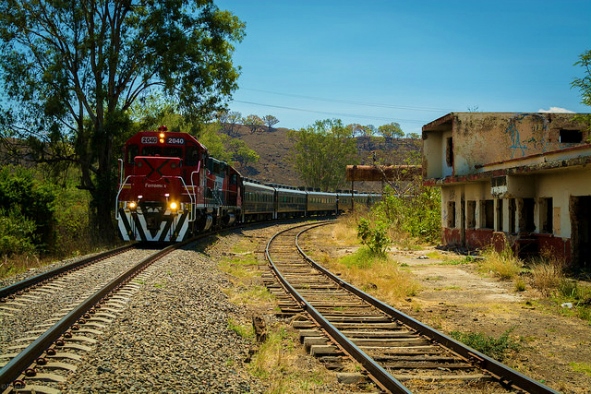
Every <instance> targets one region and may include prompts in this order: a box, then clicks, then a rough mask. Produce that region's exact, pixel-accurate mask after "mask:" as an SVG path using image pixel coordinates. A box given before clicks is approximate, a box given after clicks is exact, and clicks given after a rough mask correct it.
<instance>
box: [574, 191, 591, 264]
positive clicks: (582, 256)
mask: <svg viewBox="0 0 591 394" xmlns="http://www.w3.org/2000/svg"><path fill="white" fill-rule="evenodd" d="M570 220H571V242H572V252H573V255H572V261H573V264H574V268H578V269H581V270H585V271H589V270H591V196H573V197H571V198H570Z"/></svg>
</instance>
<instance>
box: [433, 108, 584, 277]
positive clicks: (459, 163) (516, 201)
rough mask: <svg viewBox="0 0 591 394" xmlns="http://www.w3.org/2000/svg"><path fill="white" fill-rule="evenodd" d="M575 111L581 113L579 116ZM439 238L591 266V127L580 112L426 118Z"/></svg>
mask: <svg viewBox="0 0 591 394" xmlns="http://www.w3.org/2000/svg"><path fill="white" fill-rule="evenodd" d="M577 119H578V120H577ZM422 130H423V181H424V184H425V185H429V186H438V187H441V192H442V193H441V223H442V241H443V244H444V245H447V246H458V247H464V248H468V249H475V248H483V247H486V246H487V245H492V246H494V247H495V248H497V249H501V248H503V247H504V246H505V245H509V246H510V247H511V248H512V249H513V250H514V251H515V252H516V253H517V254H518V255H519V256H520V257H530V256H537V255H540V254H541V253H544V252H547V253H551V254H552V255H553V256H555V257H557V258H559V259H561V260H564V261H565V262H566V263H569V264H571V265H572V266H573V268H581V269H589V268H590V267H591V165H590V164H591V144H590V143H589V142H590V140H591V131H590V129H589V123H588V122H587V123H585V122H584V121H582V120H580V118H577V117H575V114H572V113H571V114H565V113H479V112H457V113H449V114H447V115H445V116H443V117H441V118H439V119H437V120H434V121H433V122H431V123H428V124H426V125H424V126H423V129H422Z"/></svg>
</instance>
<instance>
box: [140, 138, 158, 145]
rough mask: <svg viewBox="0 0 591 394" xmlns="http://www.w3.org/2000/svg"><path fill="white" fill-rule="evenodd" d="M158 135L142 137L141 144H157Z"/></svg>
mask: <svg viewBox="0 0 591 394" xmlns="http://www.w3.org/2000/svg"><path fill="white" fill-rule="evenodd" d="M157 143H158V137H142V144H157Z"/></svg>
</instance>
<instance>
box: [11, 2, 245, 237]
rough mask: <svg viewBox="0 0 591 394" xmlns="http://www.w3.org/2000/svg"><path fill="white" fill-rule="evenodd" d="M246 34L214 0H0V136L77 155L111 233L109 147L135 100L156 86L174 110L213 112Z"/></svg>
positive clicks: (46, 151) (230, 85)
mask: <svg viewBox="0 0 591 394" xmlns="http://www.w3.org/2000/svg"><path fill="white" fill-rule="evenodd" d="M243 35H244V24H243V23H242V22H241V21H240V20H239V19H238V18H237V17H235V16H234V15H232V14H231V13H230V12H227V11H221V10H219V9H218V8H217V7H216V6H215V5H214V4H213V1H212V0H203V1H198V2H194V1H189V0H164V1H157V2H143V1H137V0H132V1H125V2H124V1H117V0H107V1H98V0H89V1H82V2H63V1H56V0H24V1H23V0H18V1H17V0H6V1H3V2H0V51H1V52H2V55H3V56H2V57H1V58H0V73H1V76H2V83H3V91H4V92H5V93H6V94H5V100H3V101H2V102H1V103H0V105H2V108H1V109H0V122H2V124H0V127H1V129H0V132H1V136H2V137H4V138H5V137H8V136H10V137H18V138H20V139H21V140H23V141H24V140H26V141H29V142H30V144H29V146H30V147H31V154H32V155H34V158H35V159H36V160H37V161H41V162H52V163H56V162H60V161H69V162H74V163H76V164H77V165H78V166H79V168H80V170H81V181H80V187H82V188H84V189H87V190H89V191H90V192H91V193H92V197H93V204H92V208H93V210H92V211H91V212H92V213H93V214H94V215H93V217H94V218H95V219H96V224H97V225H98V226H99V228H98V230H100V234H112V232H113V227H112V222H111V215H110V213H111V211H112V203H111V202H112V199H113V198H112V197H113V193H114V190H113V185H114V184H115V183H116V182H115V179H114V178H115V174H114V171H113V170H114V168H115V165H116V162H115V161H114V160H113V149H115V148H116V147H117V145H118V144H120V143H121V142H122V141H123V139H124V136H125V133H126V132H127V131H128V130H129V129H130V127H131V120H130V113H129V110H130V108H131V106H132V104H133V103H134V102H135V101H136V100H138V98H141V97H148V96H150V95H152V94H154V93H160V94H161V95H163V96H165V97H169V98H170V101H171V102H174V103H175V111H174V112H176V113H182V114H183V115H184V116H186V117H187V118H189V119H208V118H210V116H211V113H212V112H213V111H215V110H217V109H220V108H222V107H224V106H225V102H226V100H227V98H228V97H229V96H230V94H231V92H232V91H234V90H235V89H236V88H237V83H236V81H237V78H238V75H239V69H237V68H235V67H234V66H233V64H232V62H231V55H232V53H233V50H234V47H233V45H232V44H233V42H239V41H241V40H242V37H243ZM204 59H206V60H205V61H204ZM57 144H62V145H64V146H65V144H72V146H74V151H75V155H71V154H70V155H64V154H61V152H60V151H59V150H56V149H55V146H57Z"/></svg>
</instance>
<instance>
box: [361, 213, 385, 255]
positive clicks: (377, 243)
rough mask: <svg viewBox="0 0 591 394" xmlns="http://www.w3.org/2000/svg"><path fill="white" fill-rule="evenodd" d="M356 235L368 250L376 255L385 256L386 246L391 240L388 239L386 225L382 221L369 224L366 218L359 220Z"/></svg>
mask: <svg viewBox="0 0 591 394" xmlns="http://www.w3.org/2000/svg"><path fill="white" fill-rule="evenodd" d="M357 235H358V237H359V238H360V239H361V243H362V244H363V245H367V247H368V248H369V250H370V251H371V252H372V253H374V254H377V255H384V254H386V250H388V245H390V243H391V242H392V240H391V239H390V238H389V237H388V223H387V222H384V221H374V222H371V223H370V221H369V220H368V219H366V218H361V219H360V220H359V224H358V225H357Z"/></svg>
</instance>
